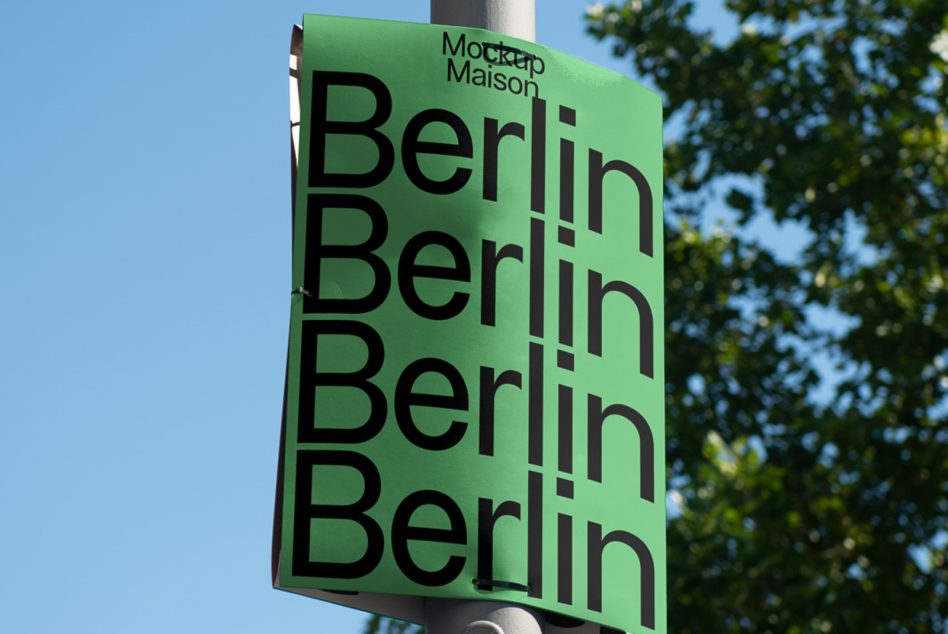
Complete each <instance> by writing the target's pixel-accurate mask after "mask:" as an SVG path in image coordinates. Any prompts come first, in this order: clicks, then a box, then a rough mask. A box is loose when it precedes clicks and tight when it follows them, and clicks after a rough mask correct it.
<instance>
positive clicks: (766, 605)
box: [370, 0, 948, 634]
mask: <svg viewBox="0 0 948 634" xmlns="http://www.w3.org/2000/svg"><path fill="white" fill-rule="evenodd" d="M726 10H727V11H728V12H729V14H731V15H732V16H733V17H734V18H735V19H736V21H737V23H738V24H739V25H740V30H739V33H738V34H737V35H736V36H735V37H733V38H732V39H730V41H727V42H719V41H716V40H715V39H714V38H713V37H712V34H711V33H710V32H709V31H708V30H706V29H703V28H701V26H700V25H696V24H694V19H693V17H692V16H693V12H694V2H693V1H691V0H661V1H659V0H632V1H630V2H627V3H625V4H609V5H600V4H597V5H591V6H590V7H589V9H588V13H587V26H588V29H589V32H590V33H591V34H592V35H593V36H595V37H597V38H600V39H603V40H606V41H608V42H610V43H611V44H612V45H613V47H614V52H615V54H616V55H618V56H620V57H624V58H628V59H629V61H630V62H631V65H632V68H633V70H634V72H635V74H636V75H637V76H638V77H639V78H641V79H642V80H644V81H646V82H649V83H651V84H652V85H654V86H655V87H656V88H657V89H658V90H659V91H660V92H661V93H662V95H663V97H664V103H665V116H666V120H667V121H669V122H671V123H670V125H669V132H670V134H667V135H666V136H667V137H668V138H669V139H670V140H669V141H668V142H667V145H666V148H665V174H666V187H665V189H666V191H665V197H666V198H665V199H666V207H665V213H666V226H665V234H666V236H665V249H666V251H665V253H666V316H667V323H666V380H667V385H666V392H667V422H666V425H667V465H668V482H669V486H670V491H671V493H670V498H671V507H672V512H671V514H670V519H669V524H668V565H669V570H668V579H669V605H670V606H673V608H672V609H670V610H669V630H670V631H673V632H677V633H680V634H691V633H697V632H706V631H715V632H773V633H783V632H787V633H801V634H802V633H809V632H813V633H817V632H819V633H826V632H830V631H835V632H845V633H850V632H852V633H856V632H859V633H863V632H900V633H901V632H905V633H907V632H913V633H935V632H945V631H948V620H946V616H945V615H946V614H948V600H946V589H948V566H946V562H945V558H946V544H948V425H946V417H948V375H946V370H945V366H946V363H948V291H946V288H945V286H946V280H945V277H946V271H944V270H943V268H944V267H948V245H946V239H948V125H946V118H945V116H946V112H945V111H946V106H945V104H946V103H948V94H946V91H948V89H946V86H945V77H946V70H948V4H946V3H945V2H944V0H875V1H873V0H862V1H855V0H834V1H820V0H727V2H726ZM724 190H726V191H724ZM721 208H726V209H729V210H730V212H731V214H732V215H733V217H734V218H735V220H734V221H733V222H732V223H731V224H730V225H728V224H725V225H722V226H719V227H717V228H716V229H714V230H710V229H709V222H708V219H707V215H708V213H709V211H708V210H715V209H721ZM761 219H769V221H771V222H773V223H774V224H775V227H776V229H775V230H776V231H778V232H779V231H782V230H785V228H786V227H787V226H788V224H795V225H797V226H800V227H803V228H805V229H806V231H807V235H808V243H807V244H806V245H805V248H803V249H802V252H801V253H800V254H799V255H798V256H795V257H794V258H793V259H792V260H788V259H786V258H782V257H779V256H778V255H777V254H776V253H774V250H773V249H772V248H768V247H767V246H766V243H765V242H763V241H761V240H760V239H755V237H754V236H755V234H754V232H752V231H751V230H750V227H751V226H752V223H755V222H760V220H761ZM370 631H377V628H376V629H375V630H372V629H371V628H370Z"/></svg>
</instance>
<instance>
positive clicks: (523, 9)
mask: <svg viewBox="0 0 948 634" xmlns="http://www.w3.org/2000/svg"><path fill="white" fill-rule="evenodd" d="M431 23H432V24H447V25H451V26H471V27H476V28H481V29H488V30H490V31H496V32H497V33H503V34H504V35H510V36H512V37H519V38H520V39H522V40H530V41H531V42H533V41H535V40H536V12H535V8H534V0H431ZM545 621H546V619H545V617H544V614H543V612H542V611H540V610H531V609H528V608H525V607H522V606H519V605H512V604H510V603H501V602H500V601H455V600H452V599H427V600H426V601H425V633H426V634H543V630H544V625H545Z"/></svg>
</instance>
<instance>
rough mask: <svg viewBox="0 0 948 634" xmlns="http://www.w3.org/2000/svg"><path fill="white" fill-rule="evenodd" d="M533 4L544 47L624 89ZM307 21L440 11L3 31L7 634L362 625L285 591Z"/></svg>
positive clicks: (8, 10) (138, 8)
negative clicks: (300, 91)
mask: <svg viewBox="0 0 948 634" xmlns="http://www.w3.org/2000/svg"><path fill="white" fill-rule="evenodd" d="M537 4H538V5H541V6H540V10H541V14H540V16H539V20H538V41H539V42H540V43H542V44H545V45H548V46H552V47H555V48H558V49H560V50H564V51H567V52H569V53H572V54H574V55H577V56H579V57H583V58H585V59H588V60H590V61H593V62H596V63H598V64H601V65H605V66H608V67H610V68H613V69H615V70H622V69H624V68H625V65H624V64H623V63H622V62H620V61H617V60H613V59H611V58H610V57H609V48H608V46H603V45H600V44H598V43H596V42H594V41H593V40H592V39H590V38H589V37H587V36H585V35H584V34H583V28H582V24H581V22H580V16H581V15H582V12H583V8H584V5H585V3H584V2H574V1H572V0H570V1H565V0H560V1H557V2H555V3H550V2H542V0H541V1H540V2H538V3H537ZM554 6H555V8H552V7H554ZM716 6H717V5H716V4H715V3H711V4H708V5H705V8H703V9H702V11H701V12H700V14H699V20H701V21H702V22H707V23H708V24H709V25H715V26H717V27H718V28H719V29H723V30H724V31H726V30H727V29H729V28H730V29H732V28H733V25H728V24H727V23H726V22H725V21H723V18H722V16H721V14H720V12H719V11H718V10H717V9H716V8H715V7H716ZM709 7H710V8H709ZM544 11H545V12H544ZM303 12H313V13H328V14H337V15H353V16H362V17H379V18H389V19H403V20H410V21H421V22H423V21H427V18H428V3H427V2H426V1H424V0H411V1H402V2H392V1H387V2H383V1H380V0H376V1H372V2H362V3H353V2H318V1H313V2H309V3H299V2H285V1H271V2H266V3H261V2H254V3H251V2H245V1H242V0H241V1H232V2H220V1H206V2H199V1H195V2H187V3H185V2H172V1H169V2H162V3H149V4H147V5H146V4H145V3H130V2H107V1H99V2H88V3H74V2H69V3H67V2H42V1H38V0H34V1H31V2H15V3H14V2H11V3H8V4H7V6H5V7H4V11H3V18H2V20H0V293H2V300H0V301H2V304H0V307H2V312H0V325H2V328H0V504H2V515H0V569H2V570H3V574H2V575H0V631H3V632H38V633H46V632H56V633H60V632H71V633H84V632H95V633H100V632H138V633H143V634H144V633H148V632H161V633H167V632H172V631H173V632H228V634H239V633H242V632H263V631H279V632H304V631H306V632H314V631H315V632H340V633H344V632H357V631H359V630H360V628H361V626H362V623H363V621H364V615H362V614H361V613H359V612H355V611H352V610H349V609H346V608H338V607H333V606H331V605H329V604H324V603H320V602H316V601H313V600H310V599H305V598H300V597H296V596H293V595H289V594H285V593H281V592H277V591H275V590H272V589H271V588H270V579H269V565H270V564H269V562H270V532H271V522H272V508H273V489H274V480H275V476H276V460H277V450H278V438H279V423H280V409H281V401H282V390H283V369H284V362H285V347H286V335H287V322H288V314H289V313H288V308H289V287H290V203H289V201H290V192H289V162H288V155H289V146H288V137H289V135H288V124H287V116H288V115H287V107H288V106H287V77H286V66H287V50H288V44H289V35H290V28H291V26H292V24H293V23H294V22H295V21H298V20H299V19H300V16H301V14H302V13H303Z"/></svg>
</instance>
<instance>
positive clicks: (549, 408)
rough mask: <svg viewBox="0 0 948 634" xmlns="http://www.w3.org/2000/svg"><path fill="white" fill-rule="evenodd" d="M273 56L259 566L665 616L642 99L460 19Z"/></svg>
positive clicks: (624, 619) (657, 226)
mask: <svg viewBox="0 0 948 634" xmlns="http://www.w3.org/2000/svg"><path fill="white" fill-rule="evenodd" d="M292 59H293V60H295V61H294V65H295V67H294V68H291V82H292V83H293V85H294V86H298V90H299V92H298V93H297V94H296V95H295V97H297V98H298V99H297V98H294V99H293V101H292V107H291V112H292V113H293V115H294V116H295V115H296V114H297V112H298V116H299V124H298V125H294V126H293V144H294V149H295V151H294V218H293V281H292V288H293V292H292V295H291V299H290V302H291V304H290V337H289V355H288V363H287V383H286V398H285V406H284V422H283V430H282V437H281V438H282V439H281V457H280V467H279V476H278V491H277V505H276V506H277V509H276V518H275V528H274V585H275V586H277V587H279V588H281V589H285V590H289V591H292V592H298V593H302V594H307V595H310V596H314V597H319V598H323V599H327V600H330V601H334V602H337V603H341V604H345V605H351V606H354V607H358V608H362V609H366V610H372V611H375V612H380V613H383V614H388V615H391V616H395V617H398V618H404V619H408V620H415V621H420V620H421V618H422V612H423V600H424V598H425V597H440V598H453V599H462V600H493V601H505V602H511V603H516V604H520V605H524V606H528V607H532V608H535V609H540V610H544V611H546V612H547V614H549V615H550V617H551V620H550V622H551V623H556V622H557V619H559V622H560V623H562V624H564V625H567V624H570V623H572V622H573V621H571V620H570V619H576V620H579V621H589V622H592V623H598V624H602V625H605V626H609V627H612V628H619V629H623V630H625V631H628V632H665V496H664V491H665V481H664V387H663V383H664V375H663V334H662V328H663V311H662V288H663V279H662V276H663V265H662V257H663V255H662V218H661V209H662V155H661V147H662V143H661V124H662V115H661V99H660V98H659V96H658V95H656V94H655V93H653V92H651V91H649V90H647V89H646V88H644V87H643V86H641V85H640V84H638V83H636V82H634V81H631V80H630V79H628V78H626V77H623V76H621V75H618V74H616V73H613V72H611V71H608V70H604V69H602V68H599V67H596V66H594V65H592V64H589V63H587V62H583V61H580V60H578V59H576V58H573V57H570V56H568V55H565V54H563V53H559V52H557V51H554V50H551V49H549V48H546V47H543V46H539V45H536V44H534V43H532V42H526V41H522V40H518V39H516V38H512V37H507V36H502V35H498V34H497V33H492V32H489V31H483V30H479V29H470V28H460V27H446V26H439V25H427V24H409V23H400V22H389V21H381V20H364V19H349V18H334V17H325V16H311V15H307V16H305V18H304V22H303V28H302V30H297V31H295V32H294V44H293V55H292Z"/></svg>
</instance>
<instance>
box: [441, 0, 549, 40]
mask: <svg viewBox="0 0 948 634" xmlns="http://www.w3.org/2000/svg"><path fill="white" fill-rule="evenodd" d="M534 2H535V0H431V23H432V24H447V25H451V26H473V27H477V28H481V29H488V30H490V31H496V32H497V33H503V34H504V35H511V36H513V37H519V38H520V39H522V40H530V41H531V42H535V41H536V39H537V29H536V7H535V4H534Z"/></svg>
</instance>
